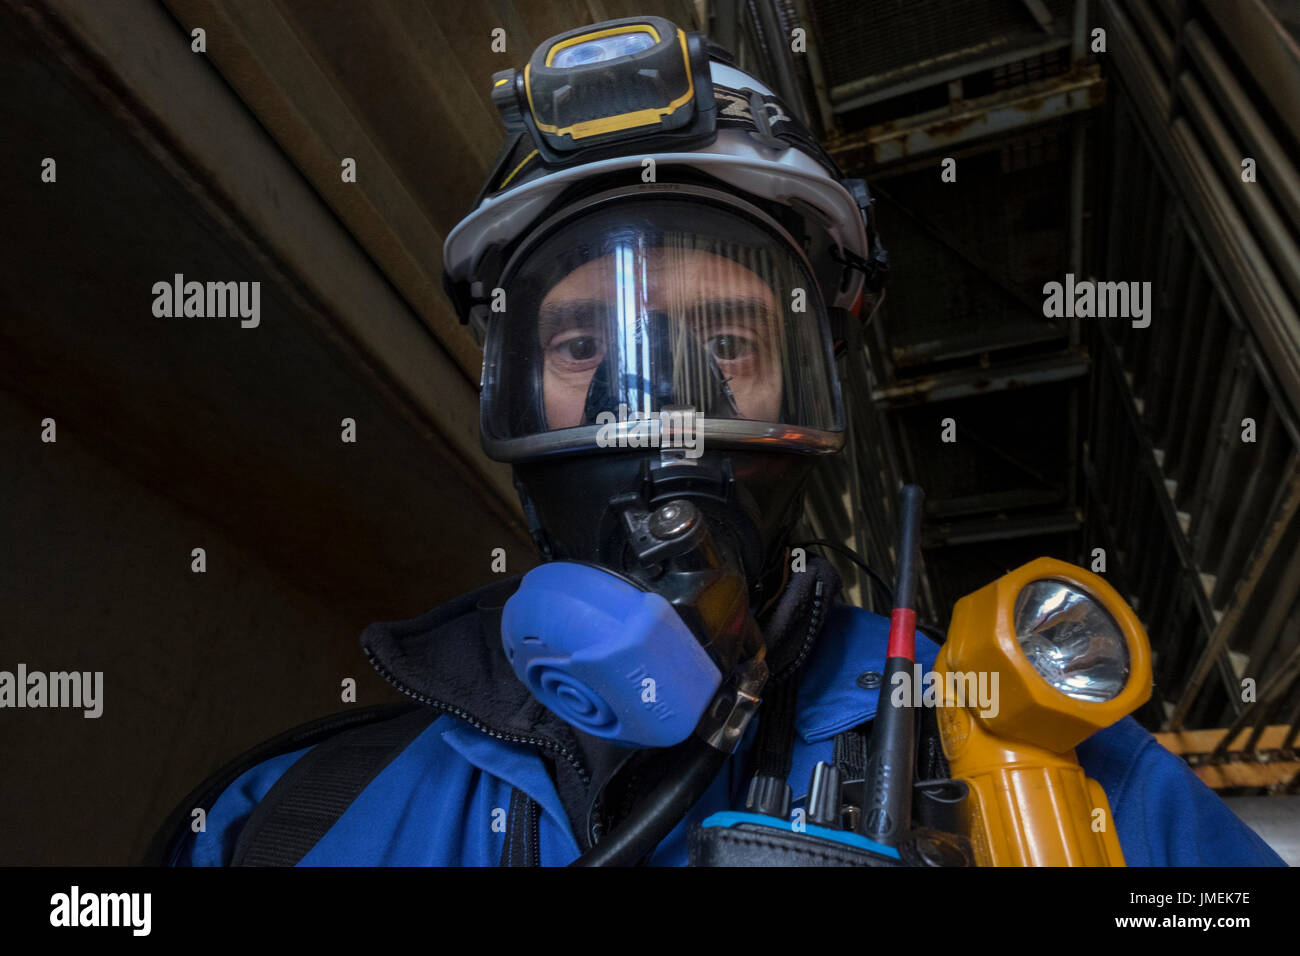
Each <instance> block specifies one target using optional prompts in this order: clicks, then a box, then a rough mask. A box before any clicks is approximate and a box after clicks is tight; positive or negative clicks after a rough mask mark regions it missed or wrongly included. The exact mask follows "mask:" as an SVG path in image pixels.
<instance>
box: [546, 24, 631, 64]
mask: <svg viewBox="0 0 1300 956" xmlns="http://www.w3.org/2000/svg"><path fill="white" fill-rule="evenodd" d="M654 45H655V39H654V36H653V35H652V34H650V33H641V32H638V33H617V34H615V35H614V36H608V37H601V38H600V39H599V40H588V41H587V42H586V43H576V44H574V45H573V46H567V47H565V48H564V49H563V50H561V51H560V52H559V53H557V54H555V58H554V59H553V60H551V62H550V64H549V65H550V66H552V67H556V68H557V69H567V68H569V67H574V66H587V65H589V64H591V63H602V62H604V61H605V60H612V59H614V58H615V57H620V56H630V55H631V54H633V53H640V52H641V51H642V50H648V49H650V48H651V47H652V46H654Z"/></svg>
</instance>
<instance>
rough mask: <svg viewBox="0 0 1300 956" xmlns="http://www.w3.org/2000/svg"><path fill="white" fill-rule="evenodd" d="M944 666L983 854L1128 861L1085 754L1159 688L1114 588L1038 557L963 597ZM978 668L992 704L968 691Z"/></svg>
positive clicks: (942, 677)
mask: <svg viewBox="0 0 1300 956" xmlns="http://www.w3.org/2000/svg"><path fill="white" fill-rule="evenodd" d="M935 671H936V674H937V676H938V677H939V683H938V687H939V688H942V691H941V693H942V696H943V706H942V707H940V708H939V710H938V718H939V732H940V736H941V738H942V741H943V749H944V753H945V755H946V756H947V758H948V762H949V764H950V765H951V769H952V776H953V778H954V779H961V780H964V781H965V782H966V784H967V786H968V787H969V790H970V798H969V800H968V802H967V809H968V826H969V832H970V838H971V843H972V845H973V847H974V850H975V857H976V860H977V862H978V863H979V865H981V866H1123V865H1124V855H1123V853H1122V852H1121V850H1120V845H1119V838H1118V836H1117V835H1116V833H1115V825H1114V821H1113V819H1112V818H1111V810H1110V803H1109V801H1108V800H1107V799H1106V794H1105V793H1104V792H1103V791H1102V789H1101V785H1100V784H1098V783H1097V782H1096V781H1095V780H1091V779H1089V778H1088V777H1087V776H1086V775H1085V774H1084V772H1083V768H1082V767H1080V766H1079V761H1078V759H1077V758H1076V757H1075V753H1074V748H1075V746H1076V745H1078V744H1079V743H1080V742H1082V741H1083V740H1084V739H1086V738H1087V737H1089V736H1091V735H1092V734H1093V733H1095V732H1096V731H1098V730H1101V729H1103V728H1105V727H1109V726H1110V725H1111V724H1113V723H1115V722H1116V721H1118V720H1120V719H1122V718H1123V717H1125V716H1127V715H1128V714H1131V713H1132V712H1133V711H1134V710H1136V709H1137V708H1138V707H1140V706H1141V705H1142V704H1143V703H1145V702H1146V700H1147V699H1148V698H1149V697H1150V696H1151V650H1150V644H1149V642H1148V640H1147V636H1146V632H1145V631H1144V630H1143V628H1142V625H1141V623H1140V622H1139V621H1138V619H1137V615H1135V614H1134V613H1133V611H1132V609H1131V608H1129V606H1128V605H1127V604H1126V603H1125V602H1124V600H1123V599H1122V598H1120V596H1119V594H1117V593H1116V591H1115V589H1114V588H1112V587H1111V586H1110V585H1109V584H1107V583H1106V582H1105V581H1104V580H1102V579H1101V578H1100V577H1098V576H1097V575H1095V574H1092V573H1090V572H1088V571H1085V570H1084V569H1082V568H1080V567H1076V566H1075V565H1072V564H1067V563H1066V562H1064V561H1057V560H1055V559H1052V558H1039V559H1037V560H1035V561H1031V562H1030V563H1029V564H1026V565H1024V566H1023V567H1020V568H1017V569H1016V570H1014V571H1012V572H1010V573H1009V574H1006V575H1004V576H1003V577H1001V578H999V579H998V580H996V581H994V582H993V583H992V584H989V585H988V586H987V587H983V588H981V589H980V590H978V591H976V592H974V593H973V594H968V595H967V596H966V597H964V598H962V599H961V600H960V601H958V602H957V605H956V607H955V608H954V609H953V614H952V625H951V627H950V628H949V631H948V639H947V641H946V643H945V644H944V646H943V649H942V650H941V651H940V654H939V659H938V661H937V662H936V664H935ZM979 675H984V681H985V683H984V684H981V686H988V685H991V686H992V687H994V688H995V689H996V694H995V700H994V701H993V702H992V704H991V705H990V703H989V701H988V700H984V701H976V700H973V699H969V698H968V697H967V695H966V694H965V693H964V688H966V687H968V686H969V687H973V686H974V685H975V681H976V680H977V679H978V677H979ZM972 696H973V695H972Z"/></svg>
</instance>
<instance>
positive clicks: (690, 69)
mask: <svg viewBox="0 0 1300 956" xmlns="http://www.w3.org/2000/svg"><path fill="white" fill-rule="evenodd" d="M492 83H493V87H492V98H493V101H494V102H495V103H496V104H497V109H498V110H499V111H500V112H501V118H502V121H503V122H504V123H505V126H506V129H507V130H519V129H527V130H528V132H529V134H530V135H531V136H532V140H533V142H534V143H535V144H536V146H537V150H538V152H539V153H540V154H541V158H542V160H543V161H544V162H545V163H546V164H547V165H550V166H559V165H565V164H567V163H571V162H579V161H581V162H589V161H591V160H592V159H594V158H599V157H600V156H601V155H612V154H615V153H625V152H627V151H628V150H629V149H633V148H646V149H649V148H654V149H665V148H668V147H670V146H671V147H672V148H674V149H690V148H692V147H693V146H695V145H702V144H705V143H709V142H712V140H713V138H714V136H715V135H716V110H715V107H714V100H713V85H712V82H711V81H710V79H709V57H708V52H707V47H706V40H705V39H704V38H703V37H702V36H700V35H699V34H695V33H690V34H688V33H686V32H685V31H684V30H681V29H679V28H678V27H677V26H675V25H674V24H673V23H671V22H670V21H668V20H665V19H663V18H662V17H634V18H627V19H622V20H609V21H606V22H604V23H597V24H593V25H591V26H586V27H580V28H578V29H576V30H570V31H569V32H568V33H562V34H560V35H559V36H555V37H552V38H551V39H549V40H547V41H546V42H545V43H543V44H542V45H541V46H540V47H538V48H537V50H536V51H535V52H534V53H533V56H532V58H531V59H530V60H529V61H528V65H527V66H526V67H524V70H523V72H522V73H520V72H519V71H517V70H513V69H512V70H503V71H501V72H500V73H497V74H495V75H494V76H493V78H492Z"/></svg>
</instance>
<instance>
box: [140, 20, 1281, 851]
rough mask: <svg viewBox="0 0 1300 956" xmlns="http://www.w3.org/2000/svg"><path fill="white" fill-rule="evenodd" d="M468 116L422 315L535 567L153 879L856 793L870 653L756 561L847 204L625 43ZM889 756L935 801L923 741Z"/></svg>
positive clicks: (259, 783) (278, 756) (1112, 736)
mask: <svg viewBox="0 0 1300 956" xmlns="http://www.w3.org/2000/svg"><path fill="white" fill-rule="evenodd" d="M493 95H494V99H495V100H496V102H497V103H498V106H499V107H500V109H501V112H502V116H503V120H504V121H505V123H506V126H507V130H508V132H509V133H510V136H511V140H510V142H509V143H508V144H507V147H506V149H505V150H504V152H503V155H502V159H501V161H500V162H499V163H498V165H497V169H496V170H495V171H494V172H493V174H492V176H491V178H490V180H489V183H488V186H487V188H486V189H485V192H484V195H482V196H480V198H479V201H478V203H477V204H476V208H475V210H474V212H473V213H471V215H470V216H469V217H467V219H466V220H465V221H464V222H463V223H462V224H461V225H460V226H459V227H457V229H456V230H455V231H454V232H453V233H452V234H451V235H450V236H449V237H448V240H447V244H446V249H445V263H446V269H447V286H448V291H449V292H450V293H451V295H452V297H453V300H454V301H455V302H456V305H457V308H458V310H459V311H460V313H461V315H462V317H463V318H464V319H466V320H467V321H469V322H470V323H472V325H473V326H474V328H475V331H476V332H477V333H479V334H480V335H481V336H482V339H483V345H484V366H483V391H482V433H483V442H484V447H485V449H486V450H487V452H488V453H489V454H490V455H491V456H492V457H494V458H497V459H499V460H502V461H507V462H510V463H511V464H512V465H513V466H514V469H515V475H516V483H517V486H518V488H519V492H520V496H521V500H522V502H523V506H524V512H525V515H526V516H527V518H528V521H529V524H530V527H531V530H532V533H533V536H534V539H535V541H536V542H537V545H538V548H539V551H540V552H541V555H542V557H543V558H544V559H545V563H544V564H543V565H542V566H541V567H539V568H538V569H536V570H534V571H533V572H530V573H529V574H528V575H526V576H525V577H524V579H523V580H522V582H521V581H520V580H519V579H512V580H509V581H503V582H499V583H496V584H493V585H489V586H488V587H485V588H483V589H480V590H479V591H476V592H473V593H471V594H468V595H465V596H462V597H461V598H458V599H457V600H455V601H452V602H451V603H449V604H447V605H444V606H443V607H441V608H438V609H436V610H434V611H431V612H429V613H428V614H426V615H424V616H423V617H420V618H417V619H415V620H413V621H406V622H400V623H395V624H377V625H374V626H372V627H371V628H369V629H367V631H366V632H365V634H364V635H363V638H362V644H363V648H364V649H365V652H366V654H367V656H368V657H369V658H370V660H371V662H372V664H373V665H374V666H375V667H376V668H377V669H378V671H379V672H380V673H381V674H382V675H383V676H384V677H385V678H386V679H388V680H389V681H390V682H391V683H392V684H393V685H394V686H395V687H397V688H398V689H399V690H401V691H402V692H403V693H404V694H406V695H407V696H408V697H410V698H411V699H412V701H413V702H414V704H413V706H410V707H406V708H386V709H381V710H380V711H379V712H374V711H360V712H357V713H354V714H343V715H340V716H338V717H336V718H328V719H327V720H326V721H323V722H317V724H315V725H311V726H309V727H306V728H300V729H299V730H297V731H292V732H290V733H289V734H287V735H285V736H284V737H282V738H278V739H277V740H275V741H272V742H270V743H269V744H267V745H265V746H264V747H262V748H258V750H256V751H254V752H253V753H252V754H250V755H246V756H245V757H244V758H241V760H239V761H236V762H235V763H234V764H232V765H231V766H230V767H228V768H226V769H225V770H224V771H223V772H222V773H220V774H218V775H217V777H215V778H214V779H213V781H211V782H210V784H209V785H208V786H206V787H205V788H202V789H201V791H200V792H199V793H196V794H195V795H194V796H193V797H192V798H191V800H189V801H187V803H186V804H185V805H184V806H182V808H181V809H180V813H181V814H182V817H181V819H184V820H186V821H187V822H188V820H189V819H190V816H191V811H192V809H193V808H201V809H203V810H204V811H205V814H206V815H205V827H204V828H203V830H202V832H200V833H197V834H195V833H192V832H189V831H188V829H186V830H185V831H183V832H182V833H181V837H180V838H179V839H172V840H171V841H169V842H168V843H167V845H166V846H165V848H164V849H163V850H162V851H161V855H162V858H163V861H164V862H167V863H170V864H175V865H230V864H240V865H265V864H272V865H296V864H302V865H329V864H335V865H338V864H347V865H476V866H477V865H484V866H491V865H547V866H551V865H565V864H569V863H573V862H574V861H576V860H581V861H582V862H584V863H599V864H618V863H621V864H634V863H640V862H645V863H650V864H654V865H681V864H684V863H686V862H687V860H688V856H689V855H690V852H691V848H692V847H693V848H694V849H695V850H696V851H698V850H699V841H700V839H701V838H700V832H701V831H700V829H699V828H698V825H699V824H700V823H701V822H703V821H704V820H705V819H706V818H708V817H710V816H711V815H713V814H716V813H720V812H724V811H732V810H739V809H741V808H744V809H746V810H749V811H751V812H755V813H761V814H766V815H767V816H769V817H774V818H778V819H781V820H788V819H791V818H794V819H798V818H799V815H800V814H801V813H804V814H806V813H810V812H811V809H812V808H810V807H808V806H807V791H808V789H809V780H810V777H811V775H812V774H813V771H814V768H815V767H817V766H818V765H819V764H821V763H826V764H830V765H833V766H835V767H837V768H839V769H841V770H842V771H843V772H844V773H845V774H847V775H850V776H851V775H853V774H855V773H858V774H860V773H861V771H862V768H863V762H864V759H865V748H866V747H867V746H868V742H869V739H870V728H871V722H872V719H873V717H874V716H875V713H876V709H877V706H878V695H879V683H880V681H879V678H880V675H881V674H882V673H883V672H884V671H885V657H886V643H887V637H888V628H889V625H888V622H887V621H885V620H884V619H883V618H879V617H877V616H874V615H871V614H869V613H866V612H865V611H862V610H860V609H857V608H852V607H849V606H847V605H845V604H842V603H838V602H837V601H836V597H837V592H838V588H839V582H838V579H837V578H836V576H835V573H834V571H833V570H832V569H831V568H830V566H829V565H828V564H826V563H825V562H824V561H821V560H820V559H817V558H815V557H813V558H808V559H807V561H806V563H805V562H803V561H802V560H797V559H795V558H794V556H793V555H792V553H791V550H790V536H791V531H792V528H793V526H794V524H795V522H796V521H797V520H798V517H799V514H800V510H801V498H802V489H803V485H804V481H805V479H806V477H807V475H808V474H809V472H810V470H811V468H812V467H814V466H815V464H816V462H817V460H818V459H819V457H820V456H821V455H823V454H825V453H830V452H834V451H835V450H837V449H838V448H839V446H840V445H841V444H842V442H843V429H844V420H843V410H842V406H841V401H840V391H839V381H838V378H837V376H836V370H835V360H834V352H835V349H836V345H837V342H838V341H839V340H841V339H844V338H846V337H851V335H850V333H851V329H852V323H854V322H856V321H857V319H856V316H857V315H858V314H859V312H860V311H861V309H862V304H863V301H864V299H868V298H869V297H870V296H871V294H872V293H873V292H874V291H876V290H877V289H878V287H879V281H880V278H881V274H882V272H883V265H884V253H883V250H882V249H881V248H880V245H879V241H878V239H877V238H876V236H875V234H874V229H873V227H872V221H871V215H870V208H871V206H870V198H869V196H868V195H867V192H866V189H865V185H864V184H862V183H861V182H858V181H851V180H844V179H843V178H842V177H841V175H840V173H839V171H838V170H837V169H836V168H835V166H834V163H833V162H831V161H830V160H829V158H828V157H827V156H826V155H825V153H824V152H823V151H822V150H821V149H820V147H818V146H817V144H816V143H815V142H813V141H812V139H811V138H810V137H809V136H808V134H807V133H806V131H804V130H803V129H802V128H801V127H800V126H799V124H798V123H797V122H796V121H795V120H793V119H792V118H791V117H790V115H789V113H788V111H787V110H786V109H784V108H783V106H782V105H781V104H780V103H779V102H778V101H777V100H776V98H775V97H774V96H773V95H772V94H771V92H770V91H769V90H768V89H767V88H766V87H764V86H763V85H762V84H761V83H759V82H758V81H757V80H755V79H754V78H752V77H749V76H747V75H745V74H743V73H741V72H740V71H739V70H737V69H735V68H734V67H733V66H731V65H730V64H729V62H728V57H727V56H726V54H725V53H724V52H723V51H720V50H718V49H717V48H716V47H712V46H710V45H708V43H707V41H705V40H704V39H703V38H701V37H698V36H694V35H687V34H685V33H684V32H682V31H680V30H678V29H677V28H675V27H674V26H673V25H672V24H670V23H667V22H666V21H663V20H658V19H656V18H645V19H631V20H622V21H613V22H611V23H607V24H600V25H597V26H595V27H589V28H584V29H582V30H577V31H573V32H572V33H571V34H565V35H563V36H560V37H556V38H554V39H552V40H550V41H548V42H547V43H546V44H544V45H543V46H542V48H540V49H539V50H538V52H537V53H536V54H534V56H533V58H532V60H531V61H530V63H529V67H528V69H527V70H525V71H524V72H523V73H522V74H520V73H517V72H516V71H513V70H510V71H505V72H503V73H501V74H498V75H497V77H495V78H494V88H493ZM648 170H653V174H652V175H647V171H648ZM937 650H938V648H937V645H935V644H934V643H933V642H932V641H930V640H928V639H927V638H925V637H924V636H922V635H918V636H917V649H916V658H917V661H918V662H919V663H920V664H922V665H923V666H924V667H925V668H926V669H928V668H929V665H931V664H933V663H934V660H935V656H936V653H937ZM755 711H757V719H754V717H755ZM1078 756H1079V759H1080V762H1081V763H1082V765H1083V767H1084V769H1085V770H1086V771H1087V773H1088V774H1089V776H1091V777H1093V778H1094V779H1096V780H1097V781H1099V782H1100V784H1101V785H1102V787H1103V789H1104V790H1105V792H1106V794H1107V796H1108V798H1109V801H1110V805H1111V808H1112V810H1113V814H1114V820H1115V826H1116V828H1117V831H1118V836H1119V840H1120V843H1121V845H1122V848H1123V852H1124V855H1125V858H1126V861H1127V862H1128V863H1129V864H1130V865H1143V864H1275V863H1278V862H1280V861H1279V860H1278V858H1277V857H1276V855H1275V854H1273V853H1272V851H1271V850H1269V849H1268V847H1267V846H1266V845H1265V844H1264V843H1263V842H1262V841H1261V840H1259V838H1258V837H1256V836H1255V835H1254V834H1253V833H1252V832H1251V831H1250V830H1248V829H1247V828H1246V827H1245V826H1244V825H1243V824H1242V823H1241V822H1240V821H1239V820H1238V819H1237V818H1236V817H1235V816H1234V815H1233V814H1232V813H1231V812H1230V811H1228V809H1227V808H1226V807H1225V806H1224V804H1223V803H1222V802H1220V801H1219V800H1218V799H1217V798H1216V797H1215V796H1214V795H1213V794H1212V793H1211V792H1210V791H1209V790H1208V789H1207V788H1205V787H1204V786H1203V785H1202V784H1201V783H1200V782H1199V781H1198V780H1197V779H1196V778H1195V776H1194V775H1193V774H1192V773H1191V772H1190V771H1189V770H1188V769H1187V767H1186V766H1185V765H1184V764H1183V763H1182V761H1180V760H1178V759H1177V758H1176V757H1174V756H1173V755H1171V754H1169V753H1168V752H1167V751H1164V750H1163V749H1161V748H1160V747H1159V746H1158V745H1157V744H1156V743H1155V741H1154V739H1153V738H1152V737H1151V736H1150V735H1149V734H1147V733H1146V732H1145V731H1144V730H1142V729H1141V728H1140V727H1139V726H1138V725H1137V724H1136V723H1135V722H1134V721H1133V720H1132V719H1131V718H1128V719H1125V720H1123V721H1121V722H1120V723H1119V724H1116V725H1115V726H1113V727H1111V728H1110V729H1108V730H1106V731H1103V732H1101V733H1098V734H1096V735H1095V736H1093V737H1092V738H1090V739H1089V740H1087V741H1085V742H1084V744H1082V745H1081V746H1080V747H1079V748H1078ZM917 759H918V761H919V764H920V766H919V768H918V774H919V775H924V776H926V777H931V778H933V777H942V776H944V775H946V773H947V768H946V764H945V763H944V760H943V757H942V755H941V753H940V752H939V749H938V747H937V744H936V742H935V737H934V734H933V729H932V728H931V729H930V732H929V733H928V734H925V735H923V739H922V745H921V748H920V752H919V754H918V758H917ZM819 772H820V771H819ZM688 845H690V846H688ZM787 859H788V858H787ZM812 859H813V858H812V857H808V858H805V859H804V862H811V861H812Z"/></svg>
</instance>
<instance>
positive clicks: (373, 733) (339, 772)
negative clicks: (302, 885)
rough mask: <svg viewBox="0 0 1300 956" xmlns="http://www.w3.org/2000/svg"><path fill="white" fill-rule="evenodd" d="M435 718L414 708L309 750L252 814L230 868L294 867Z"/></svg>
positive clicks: (435, 713) (431, 714)
mask: <svg viewBox="0 0 1300 956" xmlns="http://www.w3.org/2000/svg"><path fill="white" fill-rule="evenodd" d="M437 717H438V713H437V712H436V711H434V710H432V709H430V708H426V707H416V708H413V709H411V710H410V711H409V712H407V713H405V714H402V715H401V716H399V717H395V718H392V719H390V720H385V721H380V722H376V723H371V724H366V725H365V726H362V727H355V728H352V729H351V730H346V731H344V732H343V733H340V734H337V735H335V736H333V737H330V738H329V739H328V740H325V741H322V742H321V743H319V744H317V745H316V746H315V747H313V748H312V749H311V750H310V751H308V752H307V753H306V754H304V755H303V757H302V759H301V760H299V761H298V762H297V763H295V764H294V765H293V766H292V767H290V768H289V769H288V770H287V771H286V772H285V774H284V776H282V777H281V778H280V779H279V780H277V781H276V782H275V785H274V786H273V787H271V789H270V791H269V792H268V793H267V794H266V796H265V797H263V798H262V801H261V802H260V803H259V804H258V805H257V807H256V809H254V810H253V813H252V815H251V816H250V817H249V818H248V822H247V823H246V824H245V825H244V829H243V831H242V832H241V833H240V835H239V840H238V842H236V844H235V852H234V856H233V857H232V859H231V865H232V866H296V865H297V864H298V862H299V861H300V860H301V859H302V858H303V857H304V856H306V855H307V853H308V852H309V851H310V850H311V848H312V847H314V846H315V845H316V844H317V843H318V842H319V841H320V838H321V837H323V836H324V835H325V833H326V832H327V831H328V830H329V828H330V827H332V826H333V825H334V823H335V821H337V820H338V818H339V817H341V816H343V814H344V813H345V812H346V811H347V809H348V807H350V806H352V803H353V801H354V800H356V798H357V796H358V795H359V794H360V793H361V791H362V790H364V789H365V788H366V787H367V786H369V784H370V782H371V781H372V780H374V779H375V777H377V776H379V774H380V773H381V772H382V771H383V770H384V768H385V767H387V766H388V765H389V764H390V763H392V762H393V760H394V759H395V758H396V757H397V755H398V754H400V753H401V752H402V751H403V750H405V749H406V748H407V746H409V745H410V743H411V741H413V740H414V739H415V738H416V737H417V736H419V735H420V733H422V732H423V731H424V729H425V728H426V727H428V726H429V724H431V723H432V722H433V721H434V720H436V719H437Z"/></svg>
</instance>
